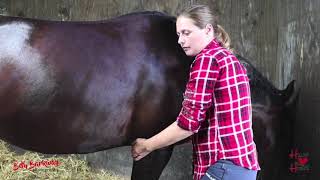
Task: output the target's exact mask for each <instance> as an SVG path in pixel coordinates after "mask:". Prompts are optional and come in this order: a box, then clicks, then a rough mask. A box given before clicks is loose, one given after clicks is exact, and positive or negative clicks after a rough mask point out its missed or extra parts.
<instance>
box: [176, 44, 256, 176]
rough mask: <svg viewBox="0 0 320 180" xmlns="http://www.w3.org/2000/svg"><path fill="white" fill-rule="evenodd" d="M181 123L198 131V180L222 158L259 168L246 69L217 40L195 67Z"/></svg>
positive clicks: (195, 152) (194, 140) (195, 150)
mask: <svg viewBox="0 0 320 180" xmlns="http://www.w3.org/2000/svg"><path fill="white" fill-rule="evenodd" d="M177 122H178V125H179V126H180V127H181V128H183V129H186V130H189V131H192V132H194V133H195V134H194V135H193V136H192V143H193V163H194V175H193V178H194V179H195V180H198V179H200V178H201V177H202V176H203V175H204V174H205V173H206V171H207V169H208V168H209V167H210V165H213V164H214V163H215V162H216V161H218V160H219V159H228V160H231V161H232V162H233V163H235V164H236V165H239V166H242V167H245V168H248V169H252V170H260V167H259V164H258V160H257V156H256V145H255V143H254V141H253V131H252V110H251V98H250V86H249V79H248V77H247V73H246V70H245V68H244V67H243V66H242V65H241V64H240V62H239V61H238V59H237V58H236V57H235V56H234V55H233V54H231V53H230V52H229V51H228V50H227V49H225V48H223V47H222V46H220V44H219V43H217V41H215V40H213V41H212V42H210V43H209V44H208V45H207V46H206V47H205V48H204V49H203V50H202V51H201V52H200V53H199V54H198V55H197V56H196V58H195V60H194V61H193V63H192V65H191V68H190V75H189V81H188V83H187V86H186V91H185V93H184V101H183V103H182V109H181V112H180V114H179V116H178V118H177Z"/></svg>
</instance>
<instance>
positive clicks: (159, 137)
mask: <svg viewBox="0 0 320 180" xmlns="http://www.w3.org/2000/svg"><path fill="white" fill-rule="evenodd" d="M192 134H193V133H192V132H191V131H187V130H184V129H182V128H181V127H179V126H178V124H177V122H174V123H172V124H171V125H170V126H168V127H167V128H166V129H164V130H163V131H161V132H160V133H158V134H156V135H154V136H153V137H151V138H149V139H147V141H146V146H147V149H148V150H149V151H153V150H156V149H160V148H163V147H166V146H169V145H171V144H174V143H176V142H178V141H180V140H183V139H185V138H187V137H189V136H191V135H192Z"/></svg>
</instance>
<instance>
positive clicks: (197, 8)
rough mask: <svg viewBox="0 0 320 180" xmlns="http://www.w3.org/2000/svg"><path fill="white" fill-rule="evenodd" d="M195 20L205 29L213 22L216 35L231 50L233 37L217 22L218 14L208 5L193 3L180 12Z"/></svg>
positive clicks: (197, 24) (198, 25) (196, 23)
mask: <svg viewBox="0 0 320 180" xmlns="http://www.w3.org/2000/svg"><path fill="white" fill-rule="evenodd" d="M179 16H183V17H186V18H190V19H192V20H193V21H194V24H195V25H196V26H197V27H199V28H200V29H203V28H205V27H206V25H207V24H211V25H212V26H213V30H214V37H215V38H216V39H217V40H218V41H219V42H220V43H221V44H222V46H223V47H225V48H227V49H229V50H231V47H230V46H231V39H230V36H229V34H228V33H227V32H226V31H225V30H224V29H223V28H222V26H220V25H218V24H217V16H215V15H214V14H213V12H212V11H211V10H210V8H209V7H208V6H206V5H192V6H191V7H189V8H187V9H185V10H183V11H182V12H180V13H179V14H178V17H179Z"/></svg>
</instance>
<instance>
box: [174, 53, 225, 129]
mask: <svg viewBox="0 0 320 180" xmlns="http://www.w3.org/2000/svg"><path fill="white" fill-rule="evenodd" d="M218 75H219V66H218V63H217V62H216V60H215V59H214V58H212V57H210V56H209V55H205V54H201V55H198V56H197V57H196V58H195V60H194V62H193V64H192V65H191V68H190V75H189V80H188V83H187V85H186V90H185V92H184V96H183V97H184V100H183V102H182V109H181V111H180V113H179V115H178V117H177V124H178V126H180V127H181V128H182V129H185V130H189V131H192V132H193V133H197V132H198V131H199V129H200V123H201V121H204V120H205V119H206V111H207V110H208V108H210V107H211V106H212V97H213V93H214V85H215V82H216V81H217V77H218Z"/></svg>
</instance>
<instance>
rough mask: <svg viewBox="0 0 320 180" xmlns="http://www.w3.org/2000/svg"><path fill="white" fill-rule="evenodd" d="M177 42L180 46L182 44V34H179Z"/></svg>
mask: <svg viewBox="0 0 320 180" xmlns="http://www.w3.org/2000/svg"><path fill="white" fill-rule="evenodd" d="M178 43H179V44H180V45H181V46H182V45H183V44H184V39H183V38H182V36H179V38H178Z"/></svg>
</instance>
